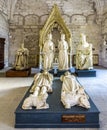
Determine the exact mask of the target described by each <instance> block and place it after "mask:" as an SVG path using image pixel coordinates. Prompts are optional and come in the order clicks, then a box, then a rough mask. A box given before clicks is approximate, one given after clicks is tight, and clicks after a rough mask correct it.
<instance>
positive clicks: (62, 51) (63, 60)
mask: <svg viewBox="0 0 107 130" xmlns="http://www.w3.org/2000/svg"><path fill="white" fill-rule="evenodd" d="M58 49H59V57H58V61H59V67H58V68H59V70H67V69H68V52H67V50H68V43H67V42H66V41H65V34H61V40H60V41H59V45H58Z"/></svg>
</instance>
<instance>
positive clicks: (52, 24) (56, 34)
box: [39, 4, 72, 69]
mask: <svg viewBox="0 0 107 130" xmlns="http://www.w3.org/2000/svg"><path fill="white" fill-rule="evenodd" d="M49 33H51V34H52V40H53V43H54V46H55V53H54V61H53V63H55V59H58V53H59V52H58V41H59V40H60V37H61V33H64V34H65V39H66V41H67V43H68V47H69V49H68V50H69V56H68V57H69V58H68V61H69V68H71V66H72V63H71V49H72V45H71V33H70V31H69V29H68V27H67V26H66V24H65V22H64V21H63V18H62V16H61V14H60V12H59V9H58V7H57V5H56V4H55V5H54V6H53V8H52V11H51V13H50V15H49V17H48V19H47V21H46V23H45V25H44V27H43V28H42V29H41V31H40V38H39V47H40V55H39V68H40V69H42V68H43V52H42V50H43V46H44V43H45V40H46V38H47V35H48V34H49Z"/></svg>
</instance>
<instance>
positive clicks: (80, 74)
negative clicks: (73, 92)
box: [75, 69, 96, 77]
mask: <svg viewBox="0 0 107 130" xmlns="http://www.w3.org/2000/svg"><path fill="white" fill-rule="evenodd" d="M75 74H76V75H77V76H78V77H96V70H94V69H92V70H78V69H75Z"/></svg>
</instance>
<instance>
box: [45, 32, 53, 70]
mask: <svg viewBox="0 0 107 130" xmlns="http://www.w3.org/2000/svg"><path fill="white" fill-rule="evenodd" d="M53 59H54V43H53V42H52V34H51V33H49V34H48V36H47V40H46V41H45V43H44V46H43V69H44V70H50V69H51V68H52V63H53Z"/></svg>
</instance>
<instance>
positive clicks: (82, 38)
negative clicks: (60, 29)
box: [80, 33, 86, 44]
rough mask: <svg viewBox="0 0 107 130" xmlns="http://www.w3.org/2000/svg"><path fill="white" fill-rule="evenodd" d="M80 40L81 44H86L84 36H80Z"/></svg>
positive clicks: (82, 34)
mask: <svg viewBox="0 0 107 130" xmlns="http://www.w3.org/2000/svg"><path fill="white" fill-rule="evenodd" d="M80 39H81V43H82V44H84V43H86V35H85V34H84V33H81V34H80Z"/></svg>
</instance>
